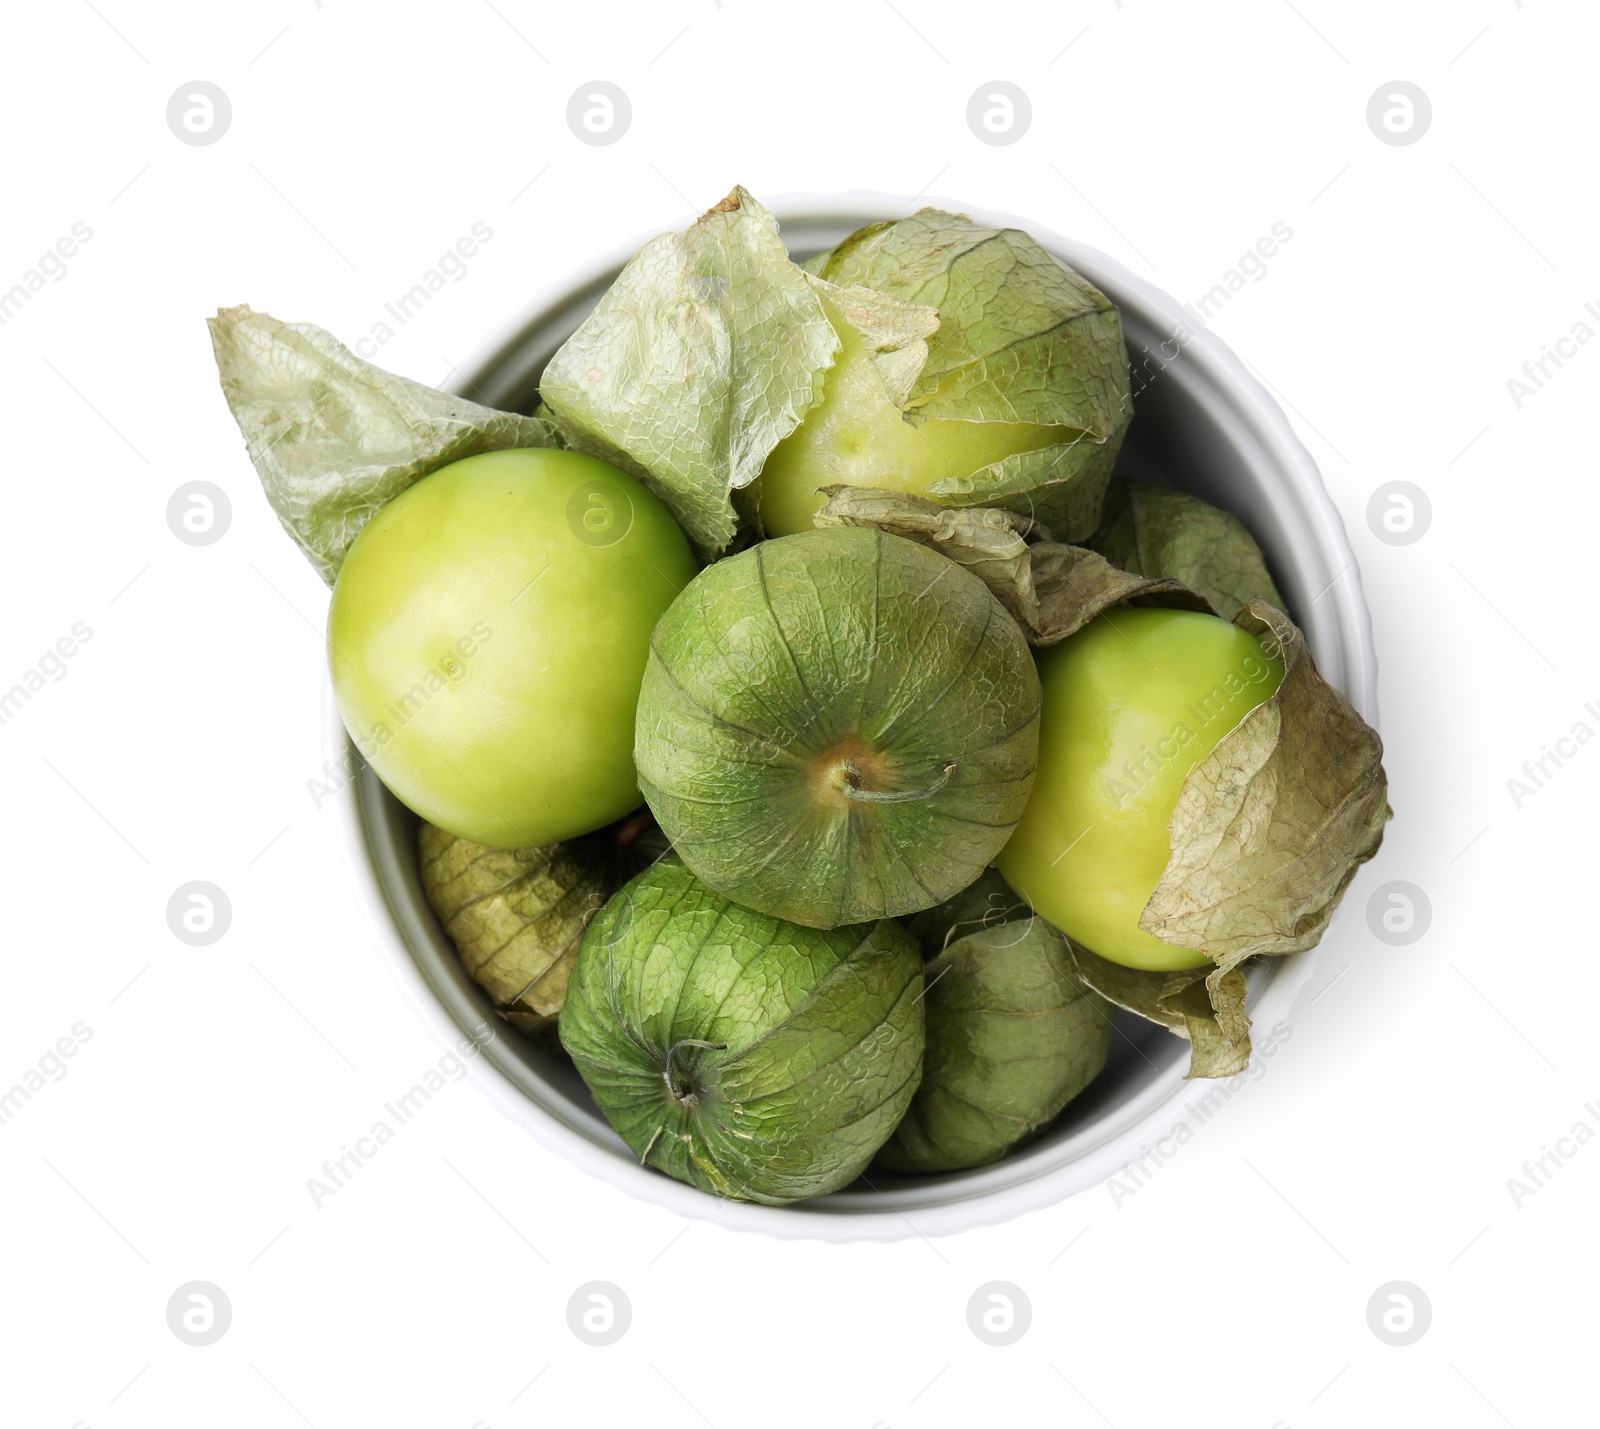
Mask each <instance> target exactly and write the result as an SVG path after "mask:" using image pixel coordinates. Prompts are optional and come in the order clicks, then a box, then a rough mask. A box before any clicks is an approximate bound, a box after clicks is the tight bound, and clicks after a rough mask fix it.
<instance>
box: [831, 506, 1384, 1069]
mask: <svg viewBox="0 0 1600 1429" xmlns="http://www.w3.org/2000/svg"><path fill="white" fill-rule="evenodd" d="M1135 502H1138V503H1141V505H1140V509H1141V510H1143V511H1144V512H1145V513H1146V515H1145V516H1137V515H1135V516H1132V517H1130V516H1128V515H1127V511H1128V510H1129V509H1132V508H1133V506H1134V504H1135ZM1152 506H1154V507H1155V508H1156V509H1158V510H1160V511H1161V519H1160V520H1159V521H1151V520H1149V519H1148V512H1149V510H1150V509H1152ZM1202 507H1205V503H1203V502H1200V501H1199V499H1198V498H1196V497H1184V498H1183V500H1182V503H1181V504H1180V505H1175V506H1169V507H1165V508H1162V507H1161V504H1160V502H1156V503H1151V502H1149V501H1148V499H1147V498H1146V497H1144V496H1140V495H1139V494H1137V493H1131V494H1130V497H1129V501H1128V504H1127V507H1125V508H1121V509H1119V510H1116V511H1113V513H1112V516H1111V521H1110V524H1111V525H1112V526H1113V527H1116V526H1117V525H1118V523H1126V522H1132V525H1131V526H1129V525H1127V524H1123V525H1121V527H1120V529H1121V531H1122V532H1123V535H1122V536H1120V537H1118V538H1117V539H1118V540H1121V541H1125V540H1126V539H1128V537H1127V533H1128V532H1129V531H1130V530H1132V531H1133V532H1134V533H1135V535H1136V536H1137V534H1138V533H1139V531H1140V530H1142V531H1143V536H1144V539H1142V541H1136V542H1135V544H1137V545H1138V550H1139V558H1140V561H1141V563H1142V565H1143V567H1144V569H1143V572H1142V573H1130V572H1127V571H1123V570H1119V569H1118V568H1117V567H1115V566H1113V565H1112V564H1111V563H1110V562H1109V561H1108V560H1107V559H1106V558H1105V557H1104V556H1101V555H1099V554H1097V553H1096V552H1093V551H1089V550H1086V549H1083V548H1080V547H1073V546H1066V545H1062V544H1061V543H1059V542H1056V541H1053V540H1051V539H1049V532H1048V529H1046V528H1041V527H1040V526H1039V525H1038V524H1037V523H1032V522H1028V521H1026V520H1024V519H1022V518H1019V517H1017V516H1016V515H1015V514H1014V513H1008V512H1001V511H995V510H988V511H951V510H948V509H945V508H941V507H940V506H939V505H938V504H937V503H934V502H931V501H927V500H925V499H922V498H918V497H912V496H902V495H899V494H897V493H894V492H885V491H871V490H865V489H861V488H847V487H834V488H829V500H828V503H827V505H826V506H825V507H824V508H823V509H822V511H821V512H819V513H818V516H817V518H816V519H817V524H818V525H819V526H823V527H826V526H870V527H875V528H877V529H879V530H884V531H888V532H891V533H892V534H895V535H899V536H903V537H905V538H907V539H910V540H915V541H918V542H920V543H921V544H923V545H926V546H928V547H930V548H932V549H934V550H937V551H940V552H942V553H943V554H945V555H946V556H948V557H949V558H950V559H951V560H953V561H955V562H956V563H957V564H958V565H961V566H964V567H965V568H966V569H968V570H970V571H972V572H973V574H975V575H977V576H978V577H979V578H980V579H981V580H983V581H984V583H985V584H987V585H988V586H989V588H990V589H991V591H993V592H994V594H995V596H996V598H997V599H999V600H1000V602H1001V603H1002V604H1003V605H1005V607H1006V608H1007V610H1008V611H1010V613H1011V614H1012V615H1013V616H1014V617H1015V618H1016V619H1017V621H1018V623H1019V624H1020V625H1021V626H1022V628H1023V631H1024V633H1025V634H1026V635H1027V637H1028V639H1029V641H1030V642H1031V643H1032V644H1034V645H1036V646H1040V647H1045V646H1050V645H1054V644H1056V643H1058V642H1059V641H1061V640H1064V639H1066V638H1067V636H1069V635H1071V634H1073V633H1074V632H1075V631H1077V630H1081V629H1082V628H1083V627H1084V626H1085V625H1087V624H1088V623H1089V622H1090V621H1091V620H1093V619H1095V618H1096V617H1097V616H1099V615H1100V614H1102V613H1103V612H1104V611H1106V610H1108V609H1110V608H1111V607H1113V606H1116V605H1119V604H1122V603H1124V602H1130V603H1134V604H1146V605H1166V606H1174V607H1178V608H1183V609H1191V610H1202V611H1207V612H1210V613H1212V614H1217V613H1218V612H1217V610H1216V609H1215V607H1213V606H1212V604H1211V602H1210V601H1209V600H1208V599H1207V598H1206V597H1205V596H1203V595H1201V594H1199V593H1198V592H1197V591H1195V590H1193V589H1191V588H1190V587H1189V586H1187V585H1186V584H1185V583H1184V579H1180V578H1179V575H1178V574H1177V573H1178V572H1181V573H1182V576H1183V577H1184V578H1186V579H1190V580H1196V581H1198V582H1200V583H1201V584H1202V585H1203V586H1205V587H1206V588H1208V589H1211V590H1214V591H1216V592H1218V593H1219V595H1220V596H1221V597H1222V598H1223V599H1224V600H1228V599H1236V598H1237V597H1238V596H1239V595H1242V593H1243V591H1244V590H1245V589H1248V588H1249V587H1250V586H1252V585H1254V584H1257V583H1259V582H1260V581H1261V580H1262V579H1264V578H1265V576H1266V567H1265V562H1264V561H1263V560H1262V559H1261V556H1260V551H1259V549H1258V548H1257V547H1256V546H1255V543H1254V541H1252V540H1250V538H1249V536H1248V533H1246V532H1245V531H1244V530H1243V528H1242V527H1238V528H1237V529H1235V525H1236V523H1233V518H1231V517H1230V518H1227V519H1226V520H1224V519H1222V518H1223V516H1224V515H1225V513H1217V512H1215V508H1209V507H1206V508H1205V511H1200V509H1199V508H1202ZM1207 511H1209V512H1211V513H1213V514H1211V515H1207V514H1205V513H1206V512H1207ZM1175 512H1179V513H1181V512H1187V513H1189V515H1191V516H1195V517H1196V518H1197V519H1198V521H1199V524H1200V529H1201V530H1202V531H1203V533H1204V535H1203V538H1197V539H1196V540H1194V541H1192V542H1191V541H1186V540H1181V539H1178V535H1177V526H1178V524H1179V523H1180V522H1181V521H1182V520H1183V519H1185V518H1184V516H1183V515H1181V514H1178V515H1175V514H1174V513H1175ZM1230 523H1232V524H1230ZM1230 593H1231V594H1230ZM1232 619H1233V623H1234V624H1235V625H1238V626H1239V627H1240V628H1242V629H1244V630H1247V631H1249V632H1250V633H1251V634H1252V635H1254V636H1256V638H1257V639H1258V640H1259V641H1261V642H1262V644H1263V646H1264V648H1267V649H1269V650H1270V651H1271V652H1272V653H1273V654H1274V655H1276V656H1277V657H1278V658H1280V659H1281V660H1282V662H1283V666H1284V672H1285V673H1284V678H1283V681H1282V683H1281V685H1280V686H1279V688H1278V690H1277V692H1276V693H1275V694H1274V695H1273V696H1272V698H1271V699H1269V700H1267V701H1265V702H1264V703H1263V704H1261V705H1258V706H1257V707H1256V708H1255V709H1254V710H1252V711H1251V713H1250V714H1248V715H1247V716H1245V718H1244V719H1243V720H1241V721H1240V723H1239V724H1238V725H1237V726H1236V727H1235V728H1234V729H1233V730H1231V731H1230V732H1229V733H1228V734H1227V735H1226V736H1225V737H1224V738H1223V739H1222V740H1221V741H1220V742H1219V743H1218V744H1217V746H1216V747H1215V748H1214V749H1213V750H1212V752H1211V753H1210V754H1209V755H1207V756H1206V758H1204V759H1203V760H1201V761H1200V762H1199V763H1198V764H1196V765H1195V767H1194V768H1193V769H1192V770H1191V771H1190V772H1189V774H1188V776H1187V778H1186V779H1185V781H1184V785H1183V788H1182V791H1181V792H1180V794H1179V798H1178V804H1177V807H1176V809H1175V810H1174V812H1173V815H1172V818H1171V820H1170V822H1169V825H1168V827H1169V833H1170V838H1171V848H1172V855H1171V858H1170V860H1169V862H1168V864H1167V867H1166V870H1165V871H1164V873H1163V874H1162V877H1161V879H1160V881H1159V882H1158V883H1157V885H1156V888H1155V891H1154V893H1153V894H1152V896H1151V899H1150V901H1149V903H1148V904H1147V905H1146V907H1145V909H1144V911H1143V913H1142V914H1141V916H1140V919H1139V926H1140V927H1141V928H1142V929H1143V930H1144V931H1145V932H1147V933H1150V934H1152V935H1153V936H1155V937H1157V938H1160V939H1162V940H1163V941H1165V942H1168V943H1171V944H1173V945H1174V946H1177V947H1182V948H1188V949H1191V950H1193V951H1195V952H1198V953H1202V954H1204V955H1205V956H1206V957H1208V958H1209V959H1211V963H1210V965H1209V966H1207V967H1202V968H1199V969H1196V970H1194V971H1192V972H1182V973H1155V972H1142V971H1140V970H1137V969H1128V968H1120V967H1118V966H1117V965H1116V964H1110V963H1106V966H1107V967H1108V968H1115V972H1114V973H1106V972H1104V971H1103V970H1100V969H1099V968H1098V966H1097V965H1098V964H1099V963H1104V962H1105V960H1104V959H1096V962H1095V964H1086V966H1088V967H1089V968H1090V969H1091V971H1090V972H1087V973H1086V974H1085V975H1086V976H1087V977H1088V980H1089V981H1090V983H1091V985H1093V986H1095V987H1096V988H1097V989H1098V990H1099V991H1100V992H1102V994H1103V995H1105V996H1107V997H1110V998H1111V999H1112V1000H1113V1001H1116V1002H1117V1003H1118V1004H1119V1005H1120V1006H1124V1007H1127V1008H1128V1009H1129V1010H1130V1011H1133V1012H1137V1013H1138V1014H1139V1015H1140V1016H1142V1017H1147V1018H1149V1019H1150V1020H1151V1021H1153V1022H1156V1023H1158V1024H1160V1025H1161V1026H1164V1027H1168V1028H1170V1029H1171V1030H1173V1031H1176V1032H1178V1033H1179V1034H1180V1035H1185V1036H1188V1037H1189V1038H1190V1040H1191V1042H1193V1044H1194V1052H1193V1056H1192V1059H1191V1065H1190V1071H1189V1075H1190V1076H1229V1075H1232V1073H1233V1072H1234V1071H1237V1070H1238V1069H1239V1067H1240V1066H1243V1065H1245V1064H1247V1063H1248V1061H1249V1052H1250V1040H1249V1038H1250V1032H1249V1028H1250V1020H1249V1017H1248V1014H1247V1012H1246V1008H1245V994H1246V987H1245V979H1244V975H1243V972H1242V971H1241V969H1242V965H1243V964H1244V963H1246V962H1247V961H1248V960H1249V959H1250V958H1252V957H1256V956H1281V955H1284V954H1288V953H1294V952H1300V951H1303V950H1305V949H1307V948H1309V947H1312V946H1313V945H1314V944H1315V943H1316V942H1317V941H1318V940H1319V939H1320V938H1321V936H1322V934H1323V932H1324V931H1325V929H1326V927H1327V925H1328V922H1329V920H1330V919H1331V918H1332V916H1333V912H1334V910H1335V908H1337V907H1338V904H1339V901H1340V899H1341V898H1342V897H1343V896H1344V892H1345V889H1346V888H1348V886H1349V884H1350V880H1351V879H1352V878H1353V877H1354V875H1355V871H1356V869H1357V868H1358V867H1359V866H1360V865H1361V864H1363V863H1365V862H1366V861H1367V860H1368V859H1370V858H1371V857H1372V856H1373V855H1374V854H1375V853H1376V852H1377V850H1378V846H1379V844H1380V843H1381V842H1382V839H1383V826H1384V824H1385V823H1386V822H1387V821H1388V819H1389V818H1390V817H1391V813H1392V811H1391V810H1390V808H1389V804H1388V797H1387V796H1388V781H1387V779H1386V777H1385V774H1384V771H1383V763H1382V760H1383V744H1382V741H1381V740H1380V739H1379V737H1378V734H1377V731H1375V730H1374V729H1372V727H1371V726H1370V725H1368V724H1367V723H1366V722H1365V721H1364V720H1363V719H1362V718H1361V716H1360V715H1359V714H1357V713H1356V711H1355V709H1354V708H1353V707H1352V706H1351V705H1350V703H1349V701H1347V700H1346V699H1345V698H1344V696H1343V695H1342V694H1340V693H1339V691H1337V690H1336V689H1334V688H1333V687H1332V686H1331V685H1329V684H1328V683H1327V682H1326V681H1325V680H1323V679H1322V677H1321V676H1320V675H1319V674H1318V673H1317V670H1316V666H1315V664H1314V662H1313V661H1312V658H1311V654H1310V651H1309V650H1308V649H1307V647H1306V643H1305V638H1304V636H1303V635H1302V634H1301V632H1300V630H1299V628H1298V627H1297V626H1296V625H1295V624H1294V622H1293V621H1291V620H1290V619H1289V617H1288V616H1287V615H1285V614H1284V613H1283V612H1282V611H1281V610H1279V609H1277V608H1276V607H1274V606H1272V605H1271V604H1269V603H1268V602H1266V601H1265V600H1261V599H1249V600H1247V601H1245V602H1243V603H1242V604H1239V605H1238V606H1237V608H1236V609H1235V611H1234V614H1233V617H1232ZM1086 956H1093V955H1086ZM1112 988H1115V989H1117V990H1118V991H1115V992H1114V991H1110V990H1108V989H1112ZM1241 1059H1242V1060H1241Z"/></svg>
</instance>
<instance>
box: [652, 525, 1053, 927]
mask: <svg viewBox="0 0 1600 1429" xmlns="http://www.w3.org/2000/svg"><path fill="white" fill-rule="evenodd" d="M1038 708H1039V679H1038V674H1037V672H1036V671H1035V669H1034V664H1033V658H1032V655H1031V654H1030V652H1029V649H1028V645H1027V642H1026V640H1025V639H1024V638H1023V635H1022V631H1021V628H1020V627H1019V626H1018V625H1017V622H1016V621H1015V620H1013V619H1012V618H1011V616H1010V615H1008V614H1007V613H1006V610H1005V608H1004V607H1003V606H1002V605H1001V604H1000V603H999V602H998V601H997V600H996V599H995V598H994V596H993V595H991V594H990V592H989V590H988V588H987V587H986V586H985V585H984V584H983V582H982V581H980V580H979V579H978V578H977V577H976V576H974V575H972V574H971V573H970V572H969V571H966V570H963V569H962V568H961V567H960V566H958V565H956V564H955V562H953V561H950V560H948V559H947V558H946V557H944V556H941V555H939V554H937V553H936V552H934V551H930V550H928V549H927V548H926V547H924V546H919V545H917V544H916V543H915V542H912V541H907V540H904V539H902V538H901V537H898V536H889V535H885V534H884V533H883V532H881V531H877V530H871V529H866V528H855V529H843V528H830V529H827V530H819V531H807V532H803V533H802V534H800V535H796V536H785V537H782V538H781V539H778V540H774V541H762V542H759V543H758V544H757V545H756V546H754V547H753V548H751V549H750V550H747V551H744V552H742V553H740V554H739V555H737V556H731V557H729V558H727V559H726V560H722V561H718V562H717V563H716V564H715V565H712V566H709V567H707V568H706V569H705V570H704V571H702V572H701V573H700V575H699V576H698V577H697V578H696V579H695V581H694V583H693V584H692V585H691V586H690V587H689V588H688V589H687V590H686V591H684V593H683V594H682V595H681V596H679V597H678V599H677V600H676V601H674V602H673V604H672V608H671V609H670V610H669V611H668V612H667V613H666V615H665V616H663V617H662V619H661V623H660V624H659V625H658V626H657V627H656V630H655V634H654V635H653V636H652V638H651V642H650V661H649V664H648V665H647V667H646V669H645V677H644V688H643V691H642V692H641V695H640V699H639V725H638V736H637V740H636V743H635V746H634V754H635V758H636V760H637V762H638V767H639V784H640V788H642V789H643V790H644V794H645V798H646V799H647V800H648V801H649V804H650V808H651V809H652V810H653V811H654V813H655V816H656V818H657V820H659V822H660V824H661V827H662V829H663V831H664V832H665V833H666V834H667V836H668V838H670V839H671V840H672V845H673V847H674V848H675V849H676V850H677V851H678V853H679V854H681V855H682V857H683V860H684V862H685V863H687V864H688V865H689V867H690V868H691V869H693V870H694V872H695V873H696V874H697V875H698V876H699V877H700V878H701V879H702V880H704V881H705V882H706V883H707V884H709V885H710V886H711V887H712V888H714V889H716V890H717V891H718V892H719V893H721V894H723V895H724V896H725V897H728V898H732V899H734V900H735V901H737V902H739V903H742V904H744V905H745V906H746V907H747V908H754V909H756V910H758V911H760V912H762V913H769V914H771V915H773V916H774V917H778V918H785V919H788V920H789V921H790V922H794V923H803V924H805V925H806V926H807V927H812V928H835V927H839V926H841V925H844V924H849V923H865V922H870V921H872V920H873V919H875V918H892V917H897V916H899V915H901V914H903V913H914V912H916V911H917V910H918V909H921V908H927V907H930V906H931V905H933V904H935V903H937V902H939V901H940V900H941V899H944V898H948V897H949V896H950V895H951V894H953V893H955V892H957V891H959V890H960V889H962V888H965V887H966V886H967V885H968V884H970V883H972V882H973V881H974V880H975V879H976V878H977V877H978V875H979V874H981V873H982V872H983V870H984V868H985V867H986V866H987V865H988V863H989V862H990V861H991V860H992V859H993V858H994V856H995V854H996V853H998V852H999V850H1000V846H1001V845H1002V844H1003V843H1004V842H1005V839H1006V836H1007V835H1008V834H1009V833H1010V831H1011V829H1012V828H1013V827H1014V826H1015V824H1016V821H1017V820H1018V819H1019V818H1021V817H1022V811H1023V809H1024V808H1025V807H1026V804H1027V799H1028V789H1029V786H1030V785H1031V784H1032V782H1033V771H1034V761H1035V758H1036V754H1037V745H1038V725H1037V721H1038Z"/></svg>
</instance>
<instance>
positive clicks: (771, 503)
mask: <svg viewBox="0 0 1600 1429" xmlns="http://www.w3.org/2000/svg"><path fill="white" fill-rule="evenodd" d="M823 307H824V308H825V309H826V310H827V313H828V317H829V319H830V321H831V322H832V323H833V325H834V328H835V330H836V331H837V332H838V334H839V342H840V347H839V351H838V353H837V355H836V356H835V358H834V365H833V366H832V367H830V368H829V369H828V370H827V371H826V372H825V373H824V374H823V379H822V381H823V386H822V401H821V402H820V403H818V404H817V406H815V407H813V408H812V409H811V411H810V412H808V413H807V414H806V416H805V418H804V420H803V421H802V422H801V423H800V425H799V426H798V427H796V428H795V429H794V431H793V432H791V433H790V434H789V435H788V436H787V437H785V438H784V439H783V440H782V441H781V442H779V443H778V445H777V446H776V447H775V448H773V451H772V454H771V455H770V456H768V458H767V462H766V465H765V466H764V467H763V468H762V471H761V524H762V527H763V529H765V531H766V533H767V535H769V536H791V535H793V534H794V533H795V532H797V531H809V530H810V529H811V525H812V522H811V518H812V517H813V516H814V515H815V514H816V513H817V512H818V511H820V510H821V509H822V506H823V503H824V498H823V497H822V496H820V495H818V493H817V488H818V487H821V486H835V485H843V486H873V487H878V488H879V489H881V490H884V491H903V492H909V493H910V494H911V495H913V496H929V497H931V499H933V500H937V499H938V498H937V497H932V495H931V493H930V492H929V490H928V488H929V487H930V486H932V485H933V483H934V482H936V481H942V480H944V479H945V478H946V477H954V476H968V475H970V474H971V473H972V472H974V471H977V470H979V469H980V468H982V467H985V466H989V465H990V464H991V463H993V462H997V461H1000V460H1002V459H1003V458H1005V457H1008V456H1015V455H1016V454H1017V453H1018V452H1027V451H1035V450H1037V449H1038V448H1040V447H1047V446H1051V445H1053V444H1054V443H1056V442H1059V441H1060V440H1061V439H1062V436H1063V433H1064V432H1066V431H1067V429H1066V428H1063V427H1047V426H1038V425H1035V424H1034V423H1031V422H958V421H951V420H948V419H944V418H937V417H936V418H932V419H930V420H929V421H926V422H923V423H922V424H921V425H920V426H913V425H912V424H911V423H910V422H908V421H906V420H905V417H904V415H903V414H902V413H901V411H900V408H898V407H897V406H895V404H894V402H893V401H892V400H891V399H890V397H889V392H888V389H887V388H885V387H884V385H883V380H882V379H881V378H880V377H879V376H878V373H877V369H876V367H875V366H874V364H873V358H872V354H871V353H870V352H869V351H868V350H867V346H866V343H865V341H864V340H863V339H862V336H861V334H860V333H859V332H857V331H856V329H855V328H854V327H852V326H851V325H850V324H849V323H848V322H846V321H845V320H844V319H843V318H842V317H840V316H839V313H838V311H837V309H835V308H834V306H833V305H832V304H831V303H829V302H828V301H827V300H826V299H824V300H823Z"/></svg>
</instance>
